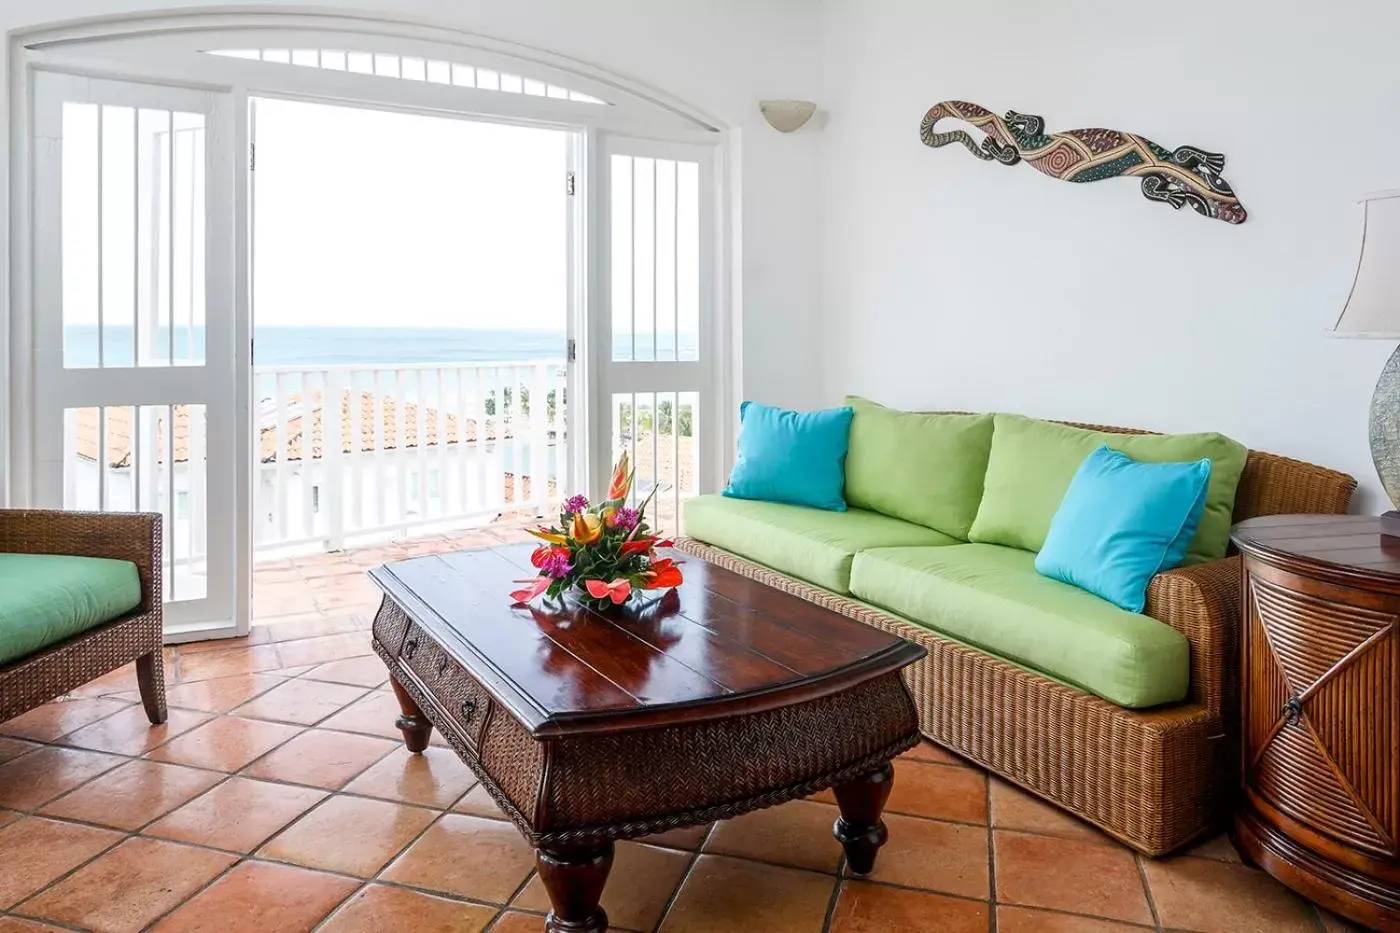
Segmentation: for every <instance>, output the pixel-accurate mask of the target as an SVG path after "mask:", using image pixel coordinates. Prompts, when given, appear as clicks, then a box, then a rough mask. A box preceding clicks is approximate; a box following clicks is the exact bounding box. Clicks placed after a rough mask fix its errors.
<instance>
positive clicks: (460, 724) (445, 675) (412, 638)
mask: <svg viewBox="0 0 1400 933" xmlns="http://www.w3.org/2000/svg"><path fill="white" fill-rule="evenodd" d="M399 659H400V660H401V661H402V662H403V663H404V665H405V666H406V667H408V669H409V670H411V671H412V672H413V673H414V674H416V675H417V677H418V680H419V682H421V683H422V684H423V686H424V687H425V688H427V691H428V693H429V694H430V695H431V696H432V698H433V699H434V700H436V701H437V703H438V705H439V706H441V707H442V708H443V709H444V710H446V711H447V715H448V716H449V717H451V721H452V725H454V726H455V727H456V729H457V731H458V732H459V733H460V734H461V736H462V737H463V738H464V739H466V740H467V742H468V743H469V744H470V745H471V746H472V748H476V746H477V742H478V740H479V739H480V737H481V730H482V727H483V726H484V725H485V724H486V716H487V713H488V712H490V709H491V695H490V694H489V693H487V692H486V689H485V688H484V687H482V686H481V684H479V683H477V682H476V681H475V680H473V679H472V677H471V675H470V674H468V673H467V672H466V670H465V669H463V667H462V665H460V664H458V663H457V661H456V660H455V659H454V658H453V657H452V656H451V655H449V654H448V653H447V652H446V651H445V650H443V648H442V646H441V645H439V644H438V643H437V642H435V641H433V640H432V639H431V638H429V637H428V636H427V635H426V634H425V633H424V632H423V630H422V629H420V628H419V627H418V626H417V625H412V624H411V625H409V627H408V633H407V637H405V638H404V643H403V650H402V651H401V652H400V653H399Z"/></svg>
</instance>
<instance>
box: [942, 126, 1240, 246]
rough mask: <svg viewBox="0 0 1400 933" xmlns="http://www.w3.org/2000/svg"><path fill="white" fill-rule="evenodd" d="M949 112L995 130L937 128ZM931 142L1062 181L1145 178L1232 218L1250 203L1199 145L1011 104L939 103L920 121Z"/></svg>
mask: <svg viewBox="0 0 1400 933" xmlns="http://www.w3.org/2000/svg"><path fill="white" fill-rule="evenodd" d="M945 117H949V118H954V119H958V120H963V121H966V122H967V123H971V124H972V125H973V126H975V127H977V128H978V129H979V130H982V131H983V132H984V133H986V134H987V135H986V136H985V137H983V139H982V141H981V142H980V143H979V142H978V141H977V140H975V139H974V138H973V137H972V134H970V133H968V132H967V131H966V130H953V131H951V132H947V133H936V132H934V126H935V124H937V123H938V121H939V120H942V119H944V118H945ZM919 136H920V138H922V139H923V141H924V145H926V146H932V147H934V148H937V147H939V146H946V145H948V144H949V143H961V144H962V145H964V146H966V147H967V151H968V152H970V153H972V154H973V155H975V156H977V158H979V159H984V160H986V161H989V162H990V161H997V162H1000V163H1002V164H1003V165H1015V164H1016V163H1017V162H1020V161H1022V160H1024V161H1026V162H1029V163H1030V164H1031V165H1032V166H1034V167H1035V168H1036V169H1039V170H1040V171H1041V172H1044V173H1045V174H1046V175H1049V176H1050V177H1051V178H1059V179H1061V180H1062V181H1080V182H1082V181H1101V180H1102V179H1105V178H1116V177H1118V176H1119V175H1129V176H1136V177H1139V178H1141V179H1142V193H1143V195H1144V196H1146V197H1147V198H1148V199H1149V200H1152V201H1162V202H1164V203H1166V204H1170V205H1171V206H1172V207H1173V208H1176V209H1177V210H1180V209H1181V208H1183V207H1190V208H1191V209H1192V210H1194V211H1195V212H1196V213H1198V214H1200V215H1202V216H1204V217H1214V218H1215V219H1216V220H1223V221H1225V222H1226V223H1229V224H1240V223H1244V221H1245V217H1246V216H1248V215H1247V214H1246V212H1245V209H1244V205H1242V204H1241V203H1240V201H1239V198H1237V197H1235V192H1234V190H1233V189H1232V188H1231V187H1230V185H1229V183H1228V182H1226V181H1225V179H1224V178H1222V177H1221V175H1220V173H1221V172H1222V171H1224V169H1225V157H1224V156H1223V155H1221V154H1220V153H1218V152H1206V151H1205V150H1204V149H1198V148H1197V147H1195V146H1178V147H1177V148H1176V149H1167V148H1165V147H1163V146H1159V145H1157V144H1156V143H1154V142H1153V141H1152V140H1150V139H1145V138H1143V137H1141V136H1134V135H1133V134H1132V133H1123V132H1120V131H1118V130H1105V129H1084V130H1065V131H1064V132H1062V133H1046V132H1045V121H1044V120H1043V119H1042V118H1040V117H1036V116H1031V115H1030V114H1024V113H1017V112H1016V111H1014V110H1010V111H1007V114H1006V116H1005V117H999V116H997V115H996V114H994V113H992V112H991V111H990V110H988V109H986V108H985V107H980V106H978V105H977V104H971V103H968V102H967V101H962V100H945V101H943V102H942V103H938V104H934V105H933V107H932V108H931V109H930V110H929V112H928V113H927V114H925V115H924V120H923V124H922V125H921V126H920V128H919Z"/></svg>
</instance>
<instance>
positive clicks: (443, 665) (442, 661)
mask: <svg viewBox="0 0 1400 933" xmlns="http://www.w3.org/2000/svg"><path fill="white" fill-rule="evenodd" d="M446 673H447V658H445V657H443V658H438V676H439V677H441V676H442V675H443V674H446Z"/></svg>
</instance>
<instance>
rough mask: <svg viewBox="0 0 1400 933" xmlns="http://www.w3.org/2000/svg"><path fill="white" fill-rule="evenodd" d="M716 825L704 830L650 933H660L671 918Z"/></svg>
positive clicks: (713, 824)
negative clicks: (702, 836)
mask: <svg viewBox="0 0 1400 933" xmlns="http://www.w3.org/2000/svg"><path fill="white" fill-rule="evenodd" d="M717 825H719V824H718V822H715V823H711V824H710V828H709V829H707V830H705V838H703V839H701V840H700V842H699V843H697V844H696V846H695V850H694V851H693V852H691V853H690V861H689V862H688V863H687V864H686V866H685V871H683V872H681V880H680V881H679V882H678V883H677V884H676V887H675V889H674V890H673V891H671V896H670V897H668V898H667V899H666V903H665V904H664V905H662V908H661V914H660V915H659V916H658V917H657V918H656V924H655V926H653V927H652V928H651V931H652V933H660V930H661V927H662V926H664V925H665V923H666V918H667V917H669V916H671V910H672V908H674V907H675V906H676V901H677V900H679V899H680V896H681V891H683V890H685V884H686V882H687V881H689V880H690V876H691V875H692V874H693V873H694V872H695V866H696V864H697V863H699V861H700V856H701V854H703V853H704V851H705V846H706V844H708V843H709V841H710V838H711V837H713V836H714V834H715V827H716V826H717Z"/></svg>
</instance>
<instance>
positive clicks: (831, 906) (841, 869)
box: [821, 853, 846, 933]
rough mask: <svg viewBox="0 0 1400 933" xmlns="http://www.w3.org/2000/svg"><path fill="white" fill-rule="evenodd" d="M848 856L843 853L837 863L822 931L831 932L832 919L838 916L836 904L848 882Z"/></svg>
mask: <svg viewBox="0 0 1400 933" xmlns="http://www.w3.org/2000/svg"><path fill="white" fill-rule="evenodd" d="M845 868H846V856H845V854H844V853H843V854H842V856H841V859H840V861H838V862H837V863H836V883H835V884H834V885H832V886H831V897H830V898H828V899H827V902H826V917H825V918H824V919H823V920H822V931H821V933H831V921H832V920H833V919H835V917H836V904H837V902H839V901H840V900H841V887H842V886H843V885H844V884H845V883H846V875H845Z"/></svg>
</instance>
